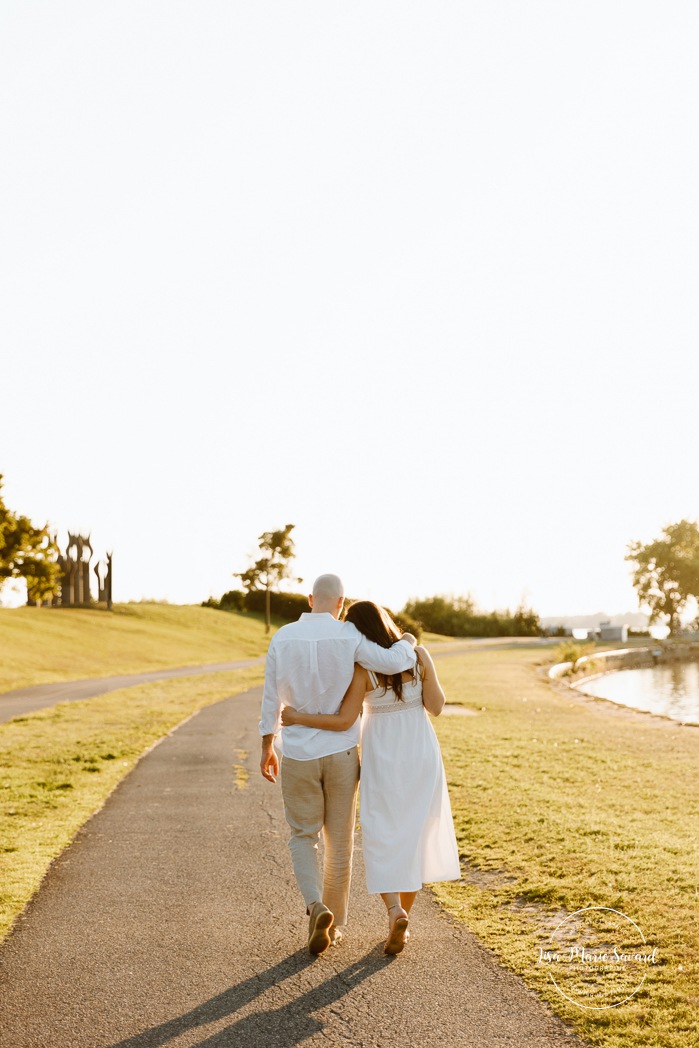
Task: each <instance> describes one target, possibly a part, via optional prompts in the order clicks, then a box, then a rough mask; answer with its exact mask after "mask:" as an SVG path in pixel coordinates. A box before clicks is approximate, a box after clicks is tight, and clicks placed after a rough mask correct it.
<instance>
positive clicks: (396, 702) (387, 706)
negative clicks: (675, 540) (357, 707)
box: [364, 679, 422, 716]
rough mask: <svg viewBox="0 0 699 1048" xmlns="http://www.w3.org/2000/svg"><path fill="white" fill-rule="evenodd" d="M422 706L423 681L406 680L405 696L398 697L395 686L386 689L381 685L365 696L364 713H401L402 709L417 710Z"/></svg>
mask: <svg viewBox="0 0 699 1048" xmlns="http://www.w3.org/2000/svg"><path fill="white" fill-rule="evenodd" d="M418 706H422V681H421V680H419V679H418V680H416V681H406V683H405V684H404V685H403V698H402V699H397V698H396V693H395V691H394V690H393V688H391V687H388V688H386V690H385V691H384V689H383V687H381V686H380V685H379V686H378V687H376V688H374V690H373V691H369V692H367V694H366V695H365V697H364V713H365V714H367V713H368V714H370V715H371V716H373V715H374V714H375V713H400V712H401V711H402V710H415V709H417V707H418Z"/></svg>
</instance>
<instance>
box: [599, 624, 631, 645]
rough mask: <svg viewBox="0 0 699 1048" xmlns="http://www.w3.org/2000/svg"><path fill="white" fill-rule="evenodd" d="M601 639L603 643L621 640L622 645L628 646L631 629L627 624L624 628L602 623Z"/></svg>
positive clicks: (600, 627)
mask: <svg viewBox="0 0 699 1048" xmlns="http://www.w3.org/2000/svg"><path fill="white" fill-rule="evenodd" d="M599 639H600V640H602V641H605V642H606V641H610V640H619V641H621V643H622V644H626V642H627V640H628V639H629V627H628V626H627V624H626V623H624V625H623V626H612V624H611V622H609V621H607V622H600V624H599Z"/></svg>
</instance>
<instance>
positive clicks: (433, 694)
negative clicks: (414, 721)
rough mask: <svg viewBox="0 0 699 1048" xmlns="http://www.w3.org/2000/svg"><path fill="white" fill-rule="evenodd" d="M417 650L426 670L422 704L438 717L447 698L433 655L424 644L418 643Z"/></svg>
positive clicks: (423, 681) (423, 680)
mask: <svg viewBox="0 0 699 1048" xmlns="http://www.w3.org/2000/svg"><path fill="white" fill-rule="evenodd" d="M415 651H416V652H417V654H418V657H419V659H420V662H421V663H422V665H423V667H424V672H425V676H424V677H423V679H422V704H423V706H424V707H425V709H426V710H427V711H428V712H429V713H431V714H432V716H433V717H438V716H439V715H440V713H441V712H442V710H443V709H444V703H445V701H446V699H445V696H444V692H443V691H442V685H441V684H440V683H439V680H438V678H437V671H436V669H435V668H434V662H433V661H432V656H431V655H430V653H429V651H428V650H427V648H423V646H422V644H418V646H417V648H416V649H415Z"/></svg>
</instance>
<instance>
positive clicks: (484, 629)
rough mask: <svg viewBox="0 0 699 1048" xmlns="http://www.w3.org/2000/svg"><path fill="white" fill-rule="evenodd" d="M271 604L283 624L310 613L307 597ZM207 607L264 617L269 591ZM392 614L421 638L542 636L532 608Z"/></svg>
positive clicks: (420, 609) (461, 607)
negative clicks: (425, 634) (438, 635)
mask: <svg viewBox="0 0 699 1048" xmlns="http://www.w3.org/2000/svg"><path fill="white" fill-rule="evenodd" d="M270 601H271V612H272V615H273V616H274V617H275V618H276V619H277V620H278V621H282V622H295V621H296V619H298V617H299V616H300V615H301V614H302V613H303V612H304V611H308V610H309V607H308V597H307V596H306V595H305V594H303V593H276V592H273V593H271V594H270ZM203 606H204V607H206V608H218V609H220V610H221V611H237V612H255V613H260V614H263V613H264V610H265V591H264V590H262V589H258V590H251V591H250V592H248V593H245V592H243V590H229V591H228V593H224V594H223V596H222V597H221V599H220V600H214V599H213V597H211V598H209V600H206V601H204V604H203ZM387 610H389V611H390V609H387ZM390 614H391V616H392V617H393V619H394V620H395V622H397V624H398V625H399V626H400V627H401V629H403V630H404V631H407V632H409V633H414V634H415V635H416V636H417V637H418V638H419V637H420V635H421V633H422V632H423V630H427V631H428V632H430V633H441V634H443V635H444V636H447V637H538V636H540V635H541V633H542V629H541V623H540V622H539V616H538V615H537V614H536V612H535V611H532V610H531V609H530V608H525V607H519V608H517V610H516V611H515V612H514V614H511V613H510V612H509V611H492V612H481V611H479V610H478V609H477V608H476V606H475V604H474V602H473V601H472V600H471V599H470V597H451V598H447V597H429V598H426V599H425V600H412V601H409V602H408V603H407V604H406V606H405V607H404V608H403V609H402V610H401V611H399V612H393V611H390Z"/></svg>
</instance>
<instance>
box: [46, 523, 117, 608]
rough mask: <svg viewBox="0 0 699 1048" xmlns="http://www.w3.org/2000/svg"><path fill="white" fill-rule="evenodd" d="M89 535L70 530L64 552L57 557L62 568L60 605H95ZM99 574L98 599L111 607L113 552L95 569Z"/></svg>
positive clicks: (92, 552) (92, 553)
mask: <svg viewBox="0 0 699 1048" xmlns="http://www.w3.org/2000/svg"><path fill="white" fill-rule="evenodd" d="M90 538H91V536H90V535H74V534H73V533H72V532H70V531H69V532H68V545H67V546H66V551H65V553H62V554H61V555H60V556H59V558H58V563H59V565H60V568H61V572H62V578H61V604H62V605H63V607H77V606H80V605H86V604H92V603H93V601H92V593H91V592H90V561H91V560H92V557H93V555H94V549H93V547H92V542H91V541H90ZM92 570H93V571H94V573H95V575H96V576H97V600H98V601H100V602H104V603H106V605H107V607H108V608H110V609H111V607H112V554H111V553H108V554H107V557H106V561H100V562H99V563H98V564H95V566H94V568H93V569H92Z"/></svg>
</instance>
